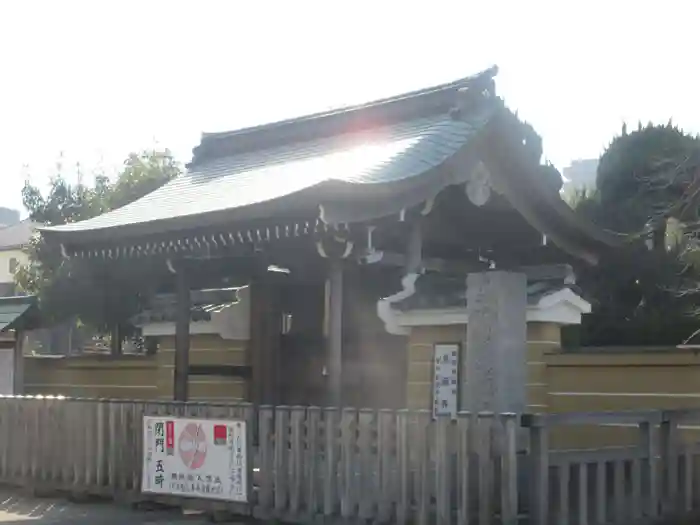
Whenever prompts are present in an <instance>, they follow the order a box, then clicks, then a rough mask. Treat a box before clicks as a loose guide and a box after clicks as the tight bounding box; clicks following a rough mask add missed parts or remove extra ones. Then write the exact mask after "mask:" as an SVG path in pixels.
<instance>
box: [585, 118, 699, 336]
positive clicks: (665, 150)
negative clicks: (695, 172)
mask: <svg viewBox="0 0 700 525" xmlns="http://www.w3.org/2000/svg"><path fill="white" fill-rule="evenodd" d="M699 150H700V141H699V140H698V138H697V137H695V136H693V135H689V134H686V133H684V132H683V131H681V130H679V129H678V128H677V127H675V126H673V125H672V124H670V123H669V124H667V125H660V126H655V125H651V124H650V125H647V126H645V127H642V126H639V128H638V129H637V130H636V131H634V132H632V133H628V132H627V130H626V128H623V130H622V133H621V134H620V135H619V136H617V137H615V138H614V139H613V140H612V142H611V143H610V145H609V146H608V148H607V149H606V151H605V152H604V153H603V155H602V156H601V158H600V163H599V167H598V176H597V190H596V191H593V192H588V193H587V194H581V193H579V194H578V195H576V196H575V197H574V198H573V199H572V206H574V207H575V208H576V209H577V211H579V212H580V213H581V214H583V215H586V216H587V217H588V218H589V219H591V220H592V221H593V222H595V223H597V224H599V225H600V226H602V227H605V228H608V229H611V230H615V231H620V232H625V233H628V234H630V242H629V243H628V244H627V245H626V246H624V247H623V248H622V249H619V250H616V251H615V252H613V253H611V254H610V255H609V256H608V257H607V258H606V259H605V260H603V261H602V262H601V264H600V265H598V266H597V267H594V268H585V267H581V268H579V269H578V273H579V283H580V284H581V287H582V288H583V290H584V291H585V292H586V293H587V294H588V296H589V297H590V298H591V299H592V302H593V303H594V313H593V314H591V315H590V316H587V318H586V319H585V320H584V324H583V326H582V337H581V339H582V343H584V344H588V345H611V344H614V345H625V344H628V345H666V344H678V343H681V342H682V341H683V340H684V339H685V338H686V337H688V336H689V335H690V334H691V333H692V332H694V331H695V330H697V328H698V327H700V321H698V317H697V315H696V314H697V304H698V300H699V299H700V294H699V293H698V287H697V286H696V284H695V283H696V282H697V281H698V280H699V274H698V271H697V269H698V268H700V264H698V265H693V264H691V260H690V254H691V253H692V250H690V251H689V246H691V244H690V242H689V241H690V239H689V238H687V237H686V236H684V235H682V234H680V235H679V232H682V228H683V223H682V221H684V220H685V219H687V216H688V214H687V206H683V205H682V203H683V202H685V201H687V200H688V199H687V197H686V195H687V193H688V188H690V187H691V182H692V180H693V178H692V177H691V176H689V174H688V169H687V168H684V166H687V159H689V158H694V157H695V154H694V153H693V152H696V151H699ZM699 187H700V186H699ZM696 210H697V206H696ZM698 261H699V262H700V258H698Z"/></svg>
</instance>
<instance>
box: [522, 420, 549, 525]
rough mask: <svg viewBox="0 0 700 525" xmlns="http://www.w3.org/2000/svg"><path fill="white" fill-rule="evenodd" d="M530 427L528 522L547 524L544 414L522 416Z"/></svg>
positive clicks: (545, 430)
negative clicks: (529, 518)
mask: <svg viewBox="0 0 700 525" xmlns="http://www.w3.org/2000/svg"><path fill="white" fill-rule="evenodd" d="M523 426H525V427H529V429H530V476H531V483H530V516H532V518H531V520H530V523H532V524H533V525H547V521H548V511H549V428H547V419H546V416H544V415H530V414H528V415H526V416H523Z"/></svg>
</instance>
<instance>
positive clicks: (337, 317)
mask: <svg viewBox="0 0 700 525" xmlns="http://www.w3.org/2000/svg"><path fill="white" fill-rule="evenodd" d="M328 283H329V286H328V295H329V301H328V376H329V385H328V386H329V392H330V404H331V406H336V407H340V406H342V403H343V261H342V260H339V259H331V261H330V266H329V272H328Z"/></svg>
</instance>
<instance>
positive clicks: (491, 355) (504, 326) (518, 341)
mask: <svg viewBox="0 0 700 525" xmlns="http://www.w3.org/2000/svg"><path fill="white" fill-rule="evenodd" d="M526 309H527V278H526V276H525V275H524V274H519V273H509V272H501V271H494V272H484V273H473V274H469V275H468V276H467V319H468V324H467V338H466V348H465V355H464V356H463V358H462V360H461V363H462V369H461V373H460V376H461V383H462V384H461V389H460V409H461V410H469V411H477V412H478V411H490V412H516V413H522V412H524V411H525V408H526V405H527V391H526V383H527V317H526Z"/></svg>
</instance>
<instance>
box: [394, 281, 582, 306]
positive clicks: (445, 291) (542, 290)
mask: <svg viewBox="0 0 700 525" xmlns="http://www.w3.org/2000/svg"><path fill="white" fill-rule="evenodd" d="M466 281H467V279H466V276H464V275H462V276H456V275H447V274H442V273H429V274H426V275H422V276H421V277H419V278H418V280H417V281H416V292H415V293H414V294H413V295H411V296H410V297H407V298H406V299H404V300H403V301H399V302H397V303H394V304H393V306H394V307H395V308H397V309H399V310H403V311H408V310H429V309H440V308H466V306H467V283H466ZM567 288H569V289H572V290H574V291H575V292H576V293H577V294H578V293H580V292H579V290H578V289H577V288H576V287H575V286H574V285H570V284H566V283H564V282H563V281H556V280H546V281H534V282H532V281H528V285H527V302H528V304H530V305H536V304H538V303H539V302H540V300H541V299H542V298H543V297H544V296H547V295H550V294H553V293H555V292H558V291H560V290H563V289H567Z"/></svg>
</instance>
